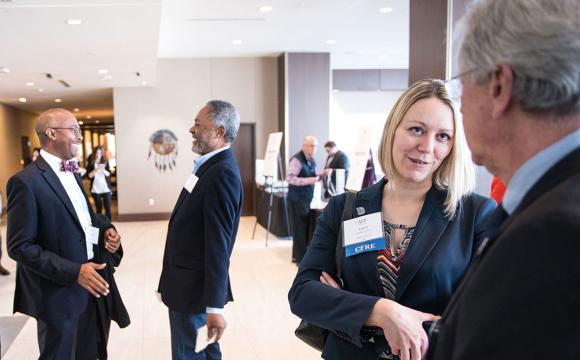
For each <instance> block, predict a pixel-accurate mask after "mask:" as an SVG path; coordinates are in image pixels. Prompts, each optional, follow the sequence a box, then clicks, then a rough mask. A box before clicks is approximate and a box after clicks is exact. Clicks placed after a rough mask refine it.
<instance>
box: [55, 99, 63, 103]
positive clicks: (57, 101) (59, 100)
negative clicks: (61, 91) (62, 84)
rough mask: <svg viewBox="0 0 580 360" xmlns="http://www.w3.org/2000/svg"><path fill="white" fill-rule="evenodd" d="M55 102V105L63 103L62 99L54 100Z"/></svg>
mask: <svg viewBox="0 0 580 360" xmlns="http://www.w3.org/2000/svg"><path fill="white" fill-rule="evenodd" d="M54 102H55V103H60V102H62V99H54Z"/></svg>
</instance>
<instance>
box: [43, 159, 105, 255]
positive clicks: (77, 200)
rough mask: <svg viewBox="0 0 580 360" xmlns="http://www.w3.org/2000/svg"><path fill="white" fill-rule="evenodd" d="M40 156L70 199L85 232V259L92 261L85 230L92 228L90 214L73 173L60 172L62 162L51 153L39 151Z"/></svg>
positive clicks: (91, 252)
mask: <svg viewBox="0 0 580 360" xmlns="http://www.w3.org/2000/svg"><path fill="white" fill-rule="evenodd" d="M40 156H42V158H43V159H44V160H46V162H47V163H48V165H50V167H51V169H52V170H53V171H54V172H55V174H56V176H57V177H58V179H59V180H60V183H61V184H62V186H63V187H64V190H65V191H66V194H67V195H68V198H69V199H70V201H71V203H72V205H73V207H74V209H75V212H76V214H77V217H78V218H79V221H80V222H81V226H82V227H83V230H84V232H85V240H86V242H87V243H86V248H87V259H89V260H90V259H92V258H93V256H94V253H93V244H92V243H91V242H90V241H89V237H88V236H87V229H88V227H90V226H92V222H91V214H90V213H89V208H88V206H87V200H86V198H85V195H84V194H83V191H82V189H81V188H80V186H79V184H78V183H77V180H76V179H75V175H74V173H72V172H71V171H61V170H60V167H61V163H62V160H61V159H60V158H59V157H57V156H54V155H52V154H51V153H49V152H47V151H45V150H44V149H43V150H40Z"/></svg>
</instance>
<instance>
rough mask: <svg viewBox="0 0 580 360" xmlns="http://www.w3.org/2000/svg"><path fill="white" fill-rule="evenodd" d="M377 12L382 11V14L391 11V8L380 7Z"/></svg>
mask: <svg viewBox="0 0 580 360" xmlns="http://www.w3.org/2000/svg"><path fill="white" fill-rule="evenodd" d="M379 12H382V13H383V14H386V13H390V12H393V8H390V7H382V8H380V9H379Z"/></svg>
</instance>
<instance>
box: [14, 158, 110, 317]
mask: <svg viewBox="0 0 580 360" xmlns="http://www.w3.org/2000/svg"><path fill="white" fill-rule="evenodd" d="M75 178H76V179H77V183H78V185H79V187H80V188H81V191H82V186H81V183H80V178H79V176H78V175H76V174H75ZM6 187H7V190H8V208H7V220H8V221H7V223H8V225H7V226H8V227H7V235H8V236H7V245H8V254H9V255H10V257H11V258H13V259H14V260H15V261H16V262H17V264H18V266H17V270H16V289H15V292H14V312H21V313H23V314H27V315H30V316H32V317H34V318H37V319H42V320H61V319H70V318H75V317H78V316H79V315H80V314H81V313H82V312H83V311H84V309H85V306H86V304H87V299H88V297H89V293H88V292H87V290H85V289H84V288H82V287H81V286H80V285H79V284H78V283H77V277H78V274H79V270H80V266H81V264H83V263H86V262H87V251H86V242H85V233H84V231H83V228H82V225H81V223H80V222H79V219H78V217H77V214H76V212H75V210H74V207H73V205H72V202H71V200H70V199H69V197H68V195H67V193H66V191H65V189H64V187H63V186H62V184H61V182H60V180H59V179H58V177H57V175H56V174H55V173H54V171H53V170H52V169H51V167H50V165H49V164H48V163H47V162H46V161H45V160H44V158H43V157H42V156H39V157H38V158H37V159H36V161H35V162H34V163H32V164H30V165H28V166H27V167H25V168H24V169H23V170H21V171H20V172H19V173H17V174H16V175H14V176H13V177H11V178H10V180H9V181H8V184H7V186H6ZM83 195H84V196H85V200H86V201H87V206H88V209H89V213H90V216H91V220H92V224H93V226H97V227H99V226H100V224H98V223H97V220H96V218H95V215H94V213H93V211H92V207H91V205H90V203H89V202H88V199H87V197H86V194H85V193H84V191H83ZM100 227H101V230H102V231H103V230H105V229H106V228H108V227H112V226H111V225H110V224H104V225H102V226H100Z"/></svg>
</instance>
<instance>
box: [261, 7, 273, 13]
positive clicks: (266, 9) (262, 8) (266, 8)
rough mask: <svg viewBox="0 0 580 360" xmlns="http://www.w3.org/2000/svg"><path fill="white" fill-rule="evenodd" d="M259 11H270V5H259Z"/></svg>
mask: <svg viewBox="0 0 580 360" xmlns="http://www.w3.org/2000/svg"><path fill="white" fill-rule="evenodd" d="M260 11H261V12H270V11H272V7H271V6H270V5H264V6H260Z"/></svg>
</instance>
